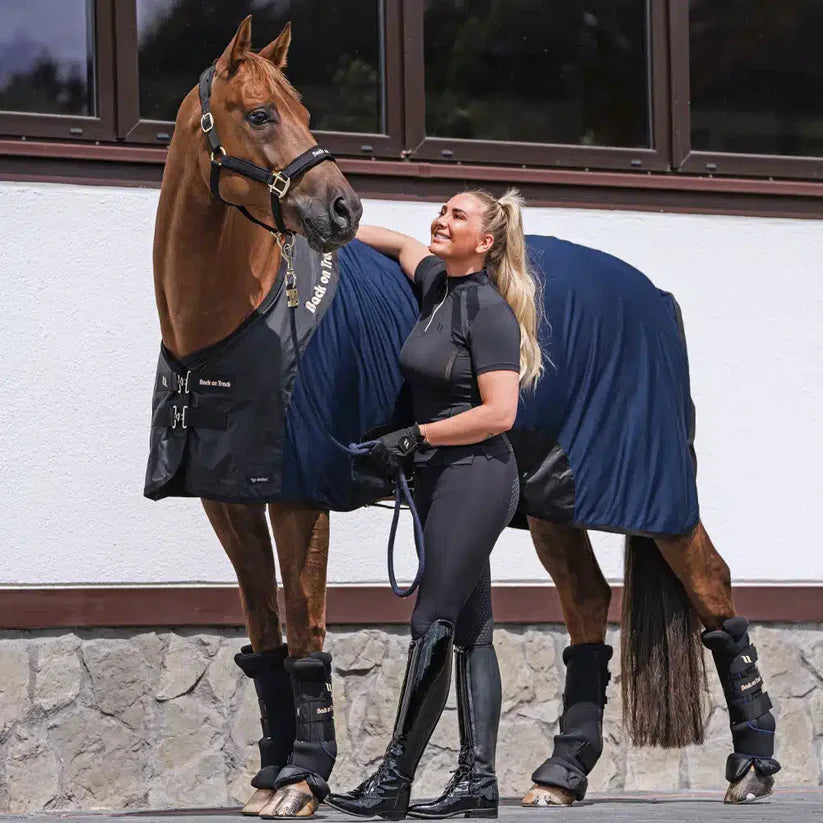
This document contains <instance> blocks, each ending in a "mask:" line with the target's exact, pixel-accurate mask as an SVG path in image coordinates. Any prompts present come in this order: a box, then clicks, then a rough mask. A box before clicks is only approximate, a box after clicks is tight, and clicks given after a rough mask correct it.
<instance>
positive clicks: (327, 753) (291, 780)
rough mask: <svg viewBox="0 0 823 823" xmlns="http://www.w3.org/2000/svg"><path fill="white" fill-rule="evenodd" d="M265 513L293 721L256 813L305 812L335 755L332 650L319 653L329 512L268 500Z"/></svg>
mask: <svg viewBox="0 0 823 823" xmlns="http://www.w3.org/2000/svg"><path fill="white" fill-rule="evenodd" d="M269 516H270V518H271V524H272V530H273V532H274V540H275V544H276V546H277V554H278V557H279V558H280V570H281V574H282V576H283V589H284V594H285V601H286V631H287V634H288V646H289V654H290V658H289V660H288V661H287V663H286V665H287V667H288V669H289V673H290V676H291V685H292V688H293V692H294V700H295V705H296V706H297V714H298V718H299V720H298V724H297V728H296V739H295V744H294V755H293V757H292V760H291V763H290V764H289V765H288V766H287V767H286V768H285V769H284V770H283V771H282V772H281V773H280V775H279V776H278V780H277V781H276V790H275V791H274V793H273V794H272V795H271V796H270V798H269V799H268V802H267V803H266V804H265V806H264V807H263V808H262V809H261V810H260V812H259V814H260V817H263V818H275V817H309V816H311V815H313V814H314V812H315V811H316V810H317V807H318V805H319V804H320V802H321V801H322V800H323V798H324V797H325V795H326V794H327V793H328V786H327V784H326V780H328V777H329V775H330V773H331V770H332V767H333V766H334V759H335V757H336V754H337V744H336V742H335V735H334V716H333V710H332V695H331V656H330V655H328V654H326V653H324V652H323V641H324V639H325V635H326V569H327V560H328V550H329V514H328V511H325V510H322V509H316V508H312V507H307V506H293V505H285V504H272V505H270V506H269ZM301 707H302V709H303V711H301V710H300V709H301ZM307 713H308V714H311V719H309V720H306V719H305V717H306V715H307Z"/></svg>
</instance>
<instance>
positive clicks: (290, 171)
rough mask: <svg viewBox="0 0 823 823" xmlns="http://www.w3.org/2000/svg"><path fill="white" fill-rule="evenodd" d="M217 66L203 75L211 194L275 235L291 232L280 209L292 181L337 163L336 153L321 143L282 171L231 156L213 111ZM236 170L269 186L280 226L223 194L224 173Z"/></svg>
mask: <svg viewBox="0 0 823 823" xmlns="http://www.w3.org/2000/svg"><path fill="white" fill-rule="evenodd" d="M214 73H215V67H214V65H211V66H209V67H208V68H207V69H206V70H205V71H204V72H203V73H202V74H201V75H200V84H199V88H200V109H201V112H202V114H201V116H200V128H201V129H202V130H203V133H204V134H205V135H206V138H207V139H208V141H209V150H210V156H211V178H210V181H209V184H210V186H211V193H212V194H213V195H214V196H215V197H216V198H217V199H218V200H220V202H222V203H225V204H226V205H227V206H234V208H236V209H239V210H240V212H241V213H242V214H243V216H244V217H247V218H248V219H249V220H251V221H252V223H256V224H257V225H258V226H262V227H263V228H264V229H267V230H268V231H270V232H271V233H272V234H274V235H275V236H277V235H284V234H286V235H287V234H290V232H289V230H288V229H287V228H286V224H285V223H284V222H283V213H282V211H281V209H280V201H281V200H282V199H283V198H284V197H285V196H286V193H287V192H288V190H289V186H291V181H292V180H295V179H296V178H298V177H300V176H301V175H303V174H305V173H306V172H307V171H308V170H309V169H313V168H314V167H315V166H317V165H318V164H320V163H322V162H323V161H324V160H331V161H333V162H334V155H333V154H332V153H331V152H330V151H329V150H328V149H324V148H321V147H320V146H318V145H314V146H312V147H311V148H310V149H308V151H304V152H303V153H302V154H301V155H300V156H299V157H296V158H295V159H294V160H292V161H291V163H289V165H288V166H286V168H285V169H282V170H281V171H269V169H264V168H263V167H262V166H257V165H255V164H254V163H250V162H249V161H248V160H243V159H241V158H240V157H231V156H229V155H227V154H226V150H225V149H224V148H223V147H222V146H221V145H220V138H219V137H218V136H217V130H216V129H215V128H214V118H213V117H212V114H211V111H210V110H209V100H210V98H211V84H212V80H213V79H214ZM224 168H226V169H228V170H229V171H233V172H235V173H236V174H241V175H243V177H248V178H250V179H251V180H256V181H257V182H258V183H265V184H266V185H267V186H268V187H269V193H270V195H271V213H272V215H273V216H274V223H275V225H276V226H277V228H272V227H271V226H268V225H266V224H265V223H263V222H261V221H260V220H258V219H257V218H256V217H252V215H251V214H250V213H249V211H248V209H246V207H245V206H238V205H237V204H236V203H229V201H228V200H224V199H223V197H222V196H221V195H220V172H221V171H222V170H223V169H224Z"/></svg>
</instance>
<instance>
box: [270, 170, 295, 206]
mask: <svg viewBox="0 0 823 823" xmlns="http://www.w3.org/2000/svg"><path fill="white" fill-rule="evenodd" d="M290 185H291V177H285V176H284V175H282V174H281V173H280V172H279V171H275V172H272V181H271V183H269V191H270V192H271V193H272V194H276V195H277V199H278V200H282V199H283V198H284V197H285V196H286V192H287V191H288V190H289V186H290Z"/></svg>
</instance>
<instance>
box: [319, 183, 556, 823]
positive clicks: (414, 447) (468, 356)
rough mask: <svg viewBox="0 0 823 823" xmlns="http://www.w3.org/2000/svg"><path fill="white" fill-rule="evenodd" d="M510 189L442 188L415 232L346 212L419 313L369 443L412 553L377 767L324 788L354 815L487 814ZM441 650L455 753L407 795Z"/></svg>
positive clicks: (521, 285) (503, 478)
mask: <svg viewBox="0 0 823 823" xmlns="http://www.w3.org/2000/svg"><path fill="white" fill-rule="evenodd" d="M521 202H522V201H521V199H520V197H519V195H518V193H517V192H516V191H514V190H511V191H509V192H507V193H506V194H505V195H504V196H503V197H501V198H500V199H499V200H498V199H495V198H494V197H493V196H491V195H490V194H488V193H486V192H482V191H471V192H464V193H461V194H458V195H455V196H454V197H452V198H451V199H450V200H449V201H448V203H446V204H445V205H444V206H442V208H441V209H440V212H439V214H438V215H437V217H435V219H434V220H433V221H432V224H431V242H430V244H429V246H428V248H427V247H426V246H424V245H423V244H422V243H419V242H418V241H417V240H414V239H412V238H411V237H407V236H406V235H403V234H399V233H397V232H394V231H390V230H388V229H384V228H378V227H374V226H361V227H360V230H359V231H358V233H357V237H358V239H360V240H361V241H363V242H364V243H367V244H369V245H371V246H373V247H374V248H375V249H377V250H378V251H380V252H382V253H384V254H387V255H389V256H391V257H394V258H396V259H397V260H398V261H399V263H400V266H401V268H402V269H403V271H404V272H405V274H406V275H407V276H408V277H409V278H410V279H411V280H412V282H413V283H414V285H415V287H416V288H417V289H418V290H419V294H420V297H421V311H420V318H419V320H418V322H417V325H416V326H415V327H414V329H413V330H412V332H411V334H410V335H409V337H408V339H407V340H406V342H405V344H404V345H403V348H402V350H401V352H400V364H401V368H402V371H403V373H404V376H405V377H406V379H407V380H408V382H409V384H410V387H411V390H412V402H413V407H414V414H415V418H416V420H417V421H419V422H418V423H417V424H415V425H414V426H412V427H410V428H408V429H403V430H400V431H396V432H392V433H390V434H387V435H385V436H384V437H383V438H381V440H380V442H379V444H378V446H377V447H376V448H375V449H374V451H373V452H372V457H373V459H374V460H376V461H377V462H379V463H380V465H381V468H382V469H383V470H384V471H385V472H386V473H387V474H389V475H391V474H393V473H395V472H396V471H397V469H398V468H399V467H400V466H403V465H408V464H409V463H413V466H414V472H415V502H416V505H417V507H418V511H419V513H420V517H421V520H422V522H423V527H424V537H425V542H426V566H425V571H424V574H423V578H422V580H421V583H420V589H419V591H418V595H417V603H416V605H415V609H414V613H413V615H412V621H411V634H412V641H411V645H410V649H409V658H408V664H407V669H406V677H405V680H404V683H403V690H402V694H401V696H400V700H399V707H398V711H397V719H396V721H395V727H394V732H393V734H392V739H391V742H390V743H389V746H388V748H387V749H386V754H385V757H384V758H383V761H382V762H381V764H380V766H379V768H378V769H377V771H376V772H375V773H374V774H372V775H371V776H370V777H369V778H367V779H366V780H365V781H364V782H363V783H361V784H360V785H359V786H358V787H357V788H355V789H353V790H352V791H350V792H347V793H345V794H331V795H329V797H328V798H327V799H326V802H327V803H328V804H329V805H331V806H333V807H334V808H336V809H339V810H341V811H344V812H348V813H350V814H354V815H360V816H372V815H379V816H380V817H384V818H387V819H399V818H402V817H405V816H406V814H409V815H410V816H413V817H448V816H452V815H458V814H465V815H467V816H470V817H497V805H498V790H497V778H496V776H495V771H494V756H495V747H496V742H497V727H498V723H499V719H500V700H501V692H500V672H499V669H498V665H497V658H496V656H495V652H494V646H493V645H492V611H491V578H490V571H489V556H490V554H491V551H492V548H493V547H494V545H495V543H496V542H497V538H498V537H499V536H500V533H501V532H502V531H503V529H504V528H505V527H506V526H507V525H508V523H509V521H510V520H511V518H512V516H513V515H514V512H515V509H516V507H517V503H518V498H519V483H518V475H517V466H516V463H515V459H514V453H513V452H512V447H511V444H510V443H509V440H508V438H507V437H506V434H505V432H506V431H508V430H509V429H510V428H511V427H512V425H513V423H514V419H515V415H516V414H517V403H518V396H519V391H520V389H521V387H522V388H526V387H530V386H532V385H533V384H534V383H535V382H536V381H537V380H538V378H539V376H540V371H541V366H542V364H541V357H540V349H539V346H538V344H537V322H538V321H537V308H536V306H537V305H539V301H536V300H535V281H534V279H533V278H532V276H531V274H530V272H529V269H528V266H527V264H526V247H525V238H524V236H523V225H522V220H521ZM453 647H454V649H455V652H456V659H457V687H458V695H457V699H458V711H459V717H460V735H461V747H460V757H459V762H458V769H457V771H456V772H455V774H454V776H453V777H452V780H451V781H450V783H449V785H448V786H447V787H446V789H445V791H444V793H443V795H442V796H441V797H440V798H438V799H437V800H436V801H434V802H433V803H427V804H418V805H416V806H412V807H411V808H410V807H409V794H410V790H411V784H412V780H413V779H414V774H415V770H416V768H417V764H418V761H419V760H420V757H421V755H422V754H423V750H424V749H425V747H426V745H427V743H428V741H429V738H430V736H431V734H432V732H433V730H434V728H435V726H436V725H437V721H438V719H439V718H440V714H441V712H442V710H443V706H444V705H445V702H446V697H447V695H448V691H449V684H450V680H451V659H452V648H453Z"/></svg>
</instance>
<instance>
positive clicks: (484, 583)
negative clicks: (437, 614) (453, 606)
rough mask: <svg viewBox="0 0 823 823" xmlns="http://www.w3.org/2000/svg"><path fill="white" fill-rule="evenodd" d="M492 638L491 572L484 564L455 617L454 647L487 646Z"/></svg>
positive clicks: (487, 565)
mask: <svg viewBox="0 0 823 823" xmlns="http://www.w3.org/2000/svg"><path fill="white" fill-rule="evenodd" d="M493 636H494V618H493V616H492V585H491V570H490V568H489V564H488V563H486V567H485V568H484V569H483V573H482V574H481V575H480V579H479V580H478V581H477V585H476V586H475V587H474V591H473V592H472V593H471V595H470V597H469V599H468V601H467V602H466V605H465V606H463V608H462V610H461V611H460V614H459V615H458V617H457V622H456V624H455V630H454V645H455V646H460V647H461V648H464V649H469V648H472V647H474V646H488V645H489V644H490V643H491V642H492V638H493Z"/></svg>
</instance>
